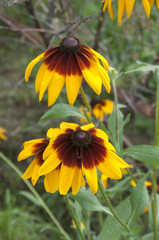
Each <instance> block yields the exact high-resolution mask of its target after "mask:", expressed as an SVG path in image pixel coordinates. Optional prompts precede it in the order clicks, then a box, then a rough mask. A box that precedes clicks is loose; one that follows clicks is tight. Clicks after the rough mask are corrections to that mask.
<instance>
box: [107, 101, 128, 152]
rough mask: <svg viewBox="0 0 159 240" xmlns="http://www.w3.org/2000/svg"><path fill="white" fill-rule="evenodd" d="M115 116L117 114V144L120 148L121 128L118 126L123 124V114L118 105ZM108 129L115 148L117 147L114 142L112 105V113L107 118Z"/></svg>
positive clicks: (114, 128) (121, 141) (114, 125)
mask: <svg viewBox="0 0 159 240" xmlns="http://www.w3.org/2000/svg"><path fill="white" fill-rule="evenodd" d="M117 116H118V137H119V146H120V148H122V145H123V128H121V127H120V126H122V124H123V119H124V115H123V113H122V112H121V111H120V109H119V106H118V107H117ZM119 127H120V129H119ZM108 129H109V132H110V133H111V140H112V142H113V145H114V146H115V147H116V148H117V147H119V146H117V144H116V109H115V106H114V109H113V112H112V114H111V115H110V117H109V118H108ZM116 150H117V149H116Z"/></svg>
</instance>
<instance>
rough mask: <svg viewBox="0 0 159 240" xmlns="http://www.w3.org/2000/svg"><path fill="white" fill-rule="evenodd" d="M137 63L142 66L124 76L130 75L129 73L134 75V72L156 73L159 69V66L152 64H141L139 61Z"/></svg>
mask: <svg viewBox="0 0 159 240" xmlns="http://www.w3.org/2000/svg"><path fill="white" fill-rule="evenodd" d="M137 63H138V64H140V65H142V66H140V67H138V68H135V69H132V70H130V71H127V72H125V73H124V74H129V73H132V72H149V71H154V70H156V69H159V66H157V65H151V64H148V63H144V62H140V61H137Z"/></svg>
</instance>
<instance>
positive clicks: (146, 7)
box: [142, 0, 151, 18]
mask: <svg viewBox="0 0 159 240" xmlns="http://www.w3.org/2000/svg"><path fill="white" fill-rule="evenodd" d="M142 4H143V6H144V10H145V13H146V16H147V18H149V16H150V10H151V9H150V3H149V1H148V0H142Z"/></svg>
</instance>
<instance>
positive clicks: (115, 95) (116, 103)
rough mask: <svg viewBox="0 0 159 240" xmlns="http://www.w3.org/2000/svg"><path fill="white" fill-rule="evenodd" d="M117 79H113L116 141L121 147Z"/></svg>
mask: <svg viewBox="0 0 159 240" xmlns="http://www.w3.org/2000/svg"><path fill="white" fill-rule="evenodd" d="M116 80H117V78H115V79H113V81H112V84H113V90H114V99H115V125H116V142H117V144H118V147H119V134H118V108H117V107H118V97H117V91H116Z"/></svg>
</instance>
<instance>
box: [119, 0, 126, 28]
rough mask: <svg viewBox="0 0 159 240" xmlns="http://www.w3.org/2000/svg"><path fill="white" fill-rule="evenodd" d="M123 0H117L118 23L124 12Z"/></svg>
mask: <svg viewBox="0 0 159 240" xmlns="http://www.w3.org/2000/svg"><path fill="white" fill-rule="evenodd" d="M125 7H126V6H125V0H118V23H119V24H121V20H122V17H123V15H124V12H125Z"/></svg>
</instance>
